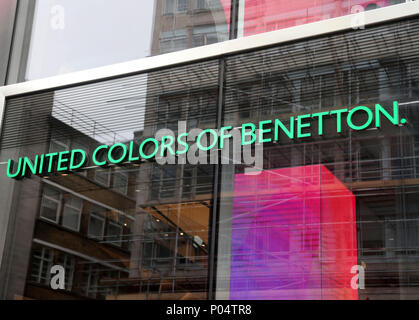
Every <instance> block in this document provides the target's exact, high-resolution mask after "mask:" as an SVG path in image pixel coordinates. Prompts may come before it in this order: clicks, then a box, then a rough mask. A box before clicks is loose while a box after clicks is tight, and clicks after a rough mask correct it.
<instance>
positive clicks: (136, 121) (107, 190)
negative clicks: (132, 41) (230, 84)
mask: <svg viewBox="0 0 419 320" xmlns="http://www.w3.org/2000/svg"><path fill="white" fill-rule="evenodd" d="M218 75H219V63H218V61H208V62H201V63H195V64H191V65H186V66H181V67H173V68H170V69H167V70H160V71H156V72H150V73H148V74H146V75H145V74H140V75H131V76H128V77H123V78H120V79H113V80H108V81H105V82H100V83H91V84H88V85H82V86H75V87H71V88H65V89H60V90H56V91H54V92H44V93H41V94H34V95H29V96H26V97H25V98H22V100H19V101H18V100H9V101H8V102H7V104H8V106H7V110H8V112H9V113H8V115H7V116H6V117H11V118H8V119H13V121H9V120H6V122H7V125H6V126H5V127H4V133H5V134H4V135H3V136H2V144H1V145H2V147H3V149H2V150H1V157H7V156H8V155H11V157H12V158H14V159H15V160H18V158H19V157H20V156H23V155H25V156H27V157H28V158H30V159H33V157H34V156H35V154H42V153H48V152H68V151H72V150H74V148H75V149H81V150H84V151H85V152H86V155H88V159H89V162H88V163H86V164H85V165H84V166H83V167H82V168H80V169H79V170H68V168H67V169H66V170H64V171H60V172H58V171H57V170H58V164H57V165H56V166H55V165H54V168H53V170H52V171H53V172H51V173H49V174H45V175H41V176H36V175H32V176H31V177H30V178H29V177H27V178H24V179H21V180H17V181H15V184H16V186H15V187H13V188H11V187H10V190H11V192H12V193H13V199H14V201H16V202H15V203H16V205H13V206H10V209H11V211H10V212H9V213H8V214H9V217H10V219H11V220H13V221H14V222H10V225H13V226H14V227H12V228H11V229H10V230H8V233H7V234H8V235H9V236H10V246H9V248H10V250H11V251H10V252H8V254H7V258H5V259H7V260H8V262H7V264H9V263H10V265H15V266H19V267H18V268H17V269H15V270H14V271H13V274H12V273H7V275H6V277H7V279H8V281H7V283H8V285H6V287H5V288H3V289H4V290H3V291H2V292H4V293H5V296H7V297H9V298H14V297H16V296H19V297H27V298H33V299H45V298H46V297H47V296H48V297H54V298H57V299H59V298H62V297H65V298H76V299H85V298H92V299H141V300H142V299H185V298H190V299H206V298H207V297H208V272H209V270H208V269H209V267H208V265H209V264H208V260H209V258H208V248H209V243H210V239H209V234H210V231H211V230H210V228H209V225H210V224H209V221H210V214H211V210H212V194H213V193H212V192H213V176H214V174H213V172H214V166H213V165H209V164H208V165H206V164H204V165H200V164H199V163H196V164H192V163H188V165H186V164H184V163H182V161H179V162H177V161H175V163H173V164H169V163H168V162H169V161H172V160H173V159H172V158H170V157H169V156H170V153H169V152H168V151H167V150H166V151H167V152H163V153H161V152H159V153H158V154H157V155H156V156H155V157H153V158H151V159H144V160H143V161H139V160H132V161H129V159H128V158H127V157H128V154H127V155H126V156H127V157H125V156H124V155H123V154H122V155H121V154H120V153H119V152H116V151H115V152H113V153H112V152H111V153H109V149H110V148H111V147H112V146H114V145H117V144H119V145H123V146H126V147H130V145H132V146H133V147H134V146H136V149H131V150H132V151H133V152H132V154H131V156H133V157H137V156H138V155H139V145H141V143H142V141H144V140H146V139H150V138H153V139H158V140H159V141H160V140H161V139H162V136H164V135H165V134H167V133H168V132H169V133H170V132H172V134H177V133H180V132H183V131H186V130H195V131H194V132H195V134H196V133H197V130H202V128H206V127H214V126H215V122H216V121H215V118H216V108H215V105H216V103H217V102H216V101H217V100H216V98H217V88H218ZM189 102H191V103H189ZM206 106H211V108H210V107H206ZM196 108H197V109H198V111H195V112H192V111H191V109H194V110H195V109H196ZM30 110H37V112H36V113H32V112H30ZM18 114H21V115H24V116H22V117H21V116H17V115H18ZM15 119H20V120H21V121H23V122H19V121H20V120H17V121H15ZM188 121H191V122H193V123H195V125H194V127H193V128H187V124H188ZM6 122H5V123H6ZM18 122H19V123H18ZM9 126H12V127H15V126H19V128H21V130H29V131H28V132H26V133H24V132H22V131H21V130H20V131H19V132H20V133H19V135H18V136H17V135H15V133H16V131H15V130H14V129H13V128H12V127H9ZM6 127H7V128H6ZM192 133H193V132H192ZM52 141H54V143H55V144H53V147H52V148H51V145H52V144H51V143H52ZM57 141H58V142H61V143H56V142H57ZM190 144H191V146H193V142H192V141H190ZM99 147H101V148H104V149H106V150H105V151H106V152H101V153H100V152H96V153H95V151H97V150H98V149H97V148H99ZM149 147H150V146H147V148H149ZM151 147H152V146H151ZM147 148H145V149H144V152H145V153H146V154H149V153H150V152H149V151H148V149H147ZM176 148H177V147H176ZM110 155H111V157H113V159H117V158H119V157H120V158H121V162H119V163H117V164H114V163H112V162H110V161H108V162H107V163H103V161H106V160H110ZM185 156H187V155H185ZM194 156H195V154H194V153H192V152H191V153H190V154H189V158H191V159H192V158H194ZM93 158H94V159H95V160H96V161H97V162H93ZM180 158H181V157H180ZM75 159H77V158H75ZM205 159H206V158H205ZM67 160H68V159H67ZM70 160H71V157H70ZM73 160H74V159H73ZM175 160H176V159H175ZM2 161H3V160H2ZM6 161H7V160H6ZM16 163H17V162H16ZM64 163H67V162H66V159H65V160H64ZM7 181H8V182H9V183H10V182H12V180H11V179H9V178H8V180H7ZM17 235H19V236H17ZM42 250H44V251H45V250H47V251H45V252H47V253H43V254H42ZM9 253H10V254H9ZM5 256H6V255H5ZM5 263H6V262H5ZM57 264H58V265H61V266H63V267H64V268H65V270H66V279H65V283H66V284H65V286H66V288H65V290H64V291H62V290H58V291H54V290H53V289H52V288H51V286H50V283H49V279H50V278H48V277H50V275H51V273H50V271H51V267H52V266H53V265H57ZM32 268H34V271H33V272H32V271H30V270H32ZM35 268H36V269H35ZM16 270H19V271H16ZM35 274H36V277H35ZM67 277H68V278H67ZM2 283H3V282H2Z"/></svg>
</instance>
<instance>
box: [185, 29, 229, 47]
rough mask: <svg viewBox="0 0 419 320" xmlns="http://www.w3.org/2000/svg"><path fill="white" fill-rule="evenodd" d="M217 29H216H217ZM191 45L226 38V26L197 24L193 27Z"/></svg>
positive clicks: (210, 42)
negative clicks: (197, 25)
mask: <svg viewBox="0 0 419 320" xmlns="http://www.w3.org/2000/svg"><path fill="white" fill-rule="evenodd" d="M217 30H218V31H217ZM192 34H193V37H192V45H193V47H199V46H203V45H207V44H213V43H217V42H220V41H226V40H228V28H227V26H226V25H225V26H217V28H216V27H215V26H199V27H195V28H194V29H193V32H192Z"/></svg>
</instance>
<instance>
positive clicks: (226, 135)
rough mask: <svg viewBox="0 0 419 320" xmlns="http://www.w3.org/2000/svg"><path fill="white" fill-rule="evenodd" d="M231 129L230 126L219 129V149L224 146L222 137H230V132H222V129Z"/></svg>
mask: <svg viewBox="0 0 419 320" xmlns="http://www.w3.org/2000/svg"><path fill="white" fill-rule="evenodd" d="M231 129H233V127H232V126H227V127H222V128H221V130H220V149H222V148H224V139H230V138H231V137H232V135H231V134H224V131H226V130H231Z"/></svg>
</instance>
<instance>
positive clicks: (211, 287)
mask: <svg viewBox="0 0 419 320" xmlns="http://www.w3.org/2000/svg"><path fill="white" fill-rule="evenodd" d="M225 72H226V61H225V58H220V59H219V71H218V101H217V115H216V120H217V121H216V124H217V129H218V130H220V129H221V127H222V125H223V115H224V101H225V98H224V96H225V76H226V74H225ZM217 157H218V161H217V164H216V165H215V168H214V179H213V192H212V210H211V214H210V221H209V251H208V299H210V300H213V299H214V298H215V281H216V271H217V263H216V260H217V257H216V254H217V235H218V227H219V226H218V221H219V219H218V217H219V207H220V206H219V204H220V195H219V190H220V181H221V150H218V155H217Z"/></svg>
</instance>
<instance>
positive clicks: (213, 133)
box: [196, 129, 218, 151]
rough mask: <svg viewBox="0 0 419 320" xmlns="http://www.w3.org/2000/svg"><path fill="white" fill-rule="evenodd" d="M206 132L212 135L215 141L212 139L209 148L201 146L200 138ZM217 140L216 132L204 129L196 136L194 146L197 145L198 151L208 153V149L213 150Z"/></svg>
mask: <svg viewBox="0 0 419 320" xmlns="http://www.w3.org/2000/svg"><path fill="white" fill-rule="evenodd" d="M207 132H209V133H210V134H212V135H213V136H214V137H215V139H214V141H213V142H212V144H211V145H210V146H208V147H204V146H203V145H202V144H201V138H202V136H203V135H204V134H206V133H207ZM217 139H218V134H217V131H215V130H214V129H205V130H204V131H202V132H201V133H200V134H199V135H198V138H197V140H196V145H197V146H198V148H199V149H201V150H202V151H208V150H210V149H212V148H214V146H215V145H216V144H217Z"/></svg>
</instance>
